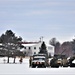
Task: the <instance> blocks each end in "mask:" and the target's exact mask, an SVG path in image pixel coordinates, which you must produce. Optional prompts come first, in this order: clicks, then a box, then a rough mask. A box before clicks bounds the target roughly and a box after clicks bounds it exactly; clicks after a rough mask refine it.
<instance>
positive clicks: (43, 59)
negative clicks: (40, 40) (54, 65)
mask: <svg viewBox="0 0 75 75" xmlns="http://www.w3.org/2000/svg"><path fill="white" fill-rule="evenodd" d="M33 60H45V58H33Z"/></svg>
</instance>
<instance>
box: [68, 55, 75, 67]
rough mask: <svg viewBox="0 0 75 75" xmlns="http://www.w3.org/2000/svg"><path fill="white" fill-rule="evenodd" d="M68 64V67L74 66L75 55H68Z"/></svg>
mask: <svg viewBox="0 0 75 75" xmlns="http://www.w3.org/2000/svg"><path fill="white" fill-rule="evenodd" d="M68 64H69V66H70V67H75V56H72V57H70V59H69V60H68Z"/></svg>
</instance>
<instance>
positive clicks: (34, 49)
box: [21, 42, 54, 56]
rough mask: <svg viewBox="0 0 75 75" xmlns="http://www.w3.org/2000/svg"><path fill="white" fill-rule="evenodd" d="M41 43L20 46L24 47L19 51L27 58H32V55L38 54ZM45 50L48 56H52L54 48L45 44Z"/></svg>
mask: <svg viewBox="0 0 75 75" xmlns="http://www.w3.org/2000/svg"><path fill="white" fill-rule="evenodd" d="M41 44H42V42H37V43H30V44H22V45H23V46H24V48H23V49H21V51H23V52H24V53H25V55H27V56H32V55H34V54H38V52H39V51H40V47H41ZM46 49H47V51H48V54H49V55H51V56H53V55H54V46H52V45H49V44H46Z"/></svg>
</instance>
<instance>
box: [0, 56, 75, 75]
mask: <svg viewBox="0 0 75 75" xmlns="http://www.w3.org/2000/svg"><path fill="white" fill-rule="evenodd" d="M4 59H5V60H7V57H5V58H0V75H33V74H34V75H75V68H70V67H67V68H63V67H59V68H50V67H48V68H29V59H28V58H24V59H23V63H22V64H20V63H19V58H16V63H15V64H13V58H10V63H9V64H7V63H6V61H5V63H4V61H3V60H4Z"/></svg>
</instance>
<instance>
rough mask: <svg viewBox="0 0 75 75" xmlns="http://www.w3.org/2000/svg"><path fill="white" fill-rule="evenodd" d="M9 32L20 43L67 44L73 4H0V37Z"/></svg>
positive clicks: (70, 0)
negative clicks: (18, 38)
mask: <svg viewBox="0 0 75 75" xmlns="http://www.w3.org/2000/svg"><path fill="white" fill-rule="evenodd" d="M6 30H12V31H13V32H14V33H16V35H18V36H21V37H23V39H24V40H27V41H28V40H29V41H32V40H33V41H36V40H39V38H40V37H41V36H44V40H46V41H48V40H50V39H51V38H53V37H56V38H57V40H59V41H61V42H62V41H65V40H71V39H72V37H74V36H75V0H0V35H1V34H2V33H4V32H5V31H6Z"/></svg>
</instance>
